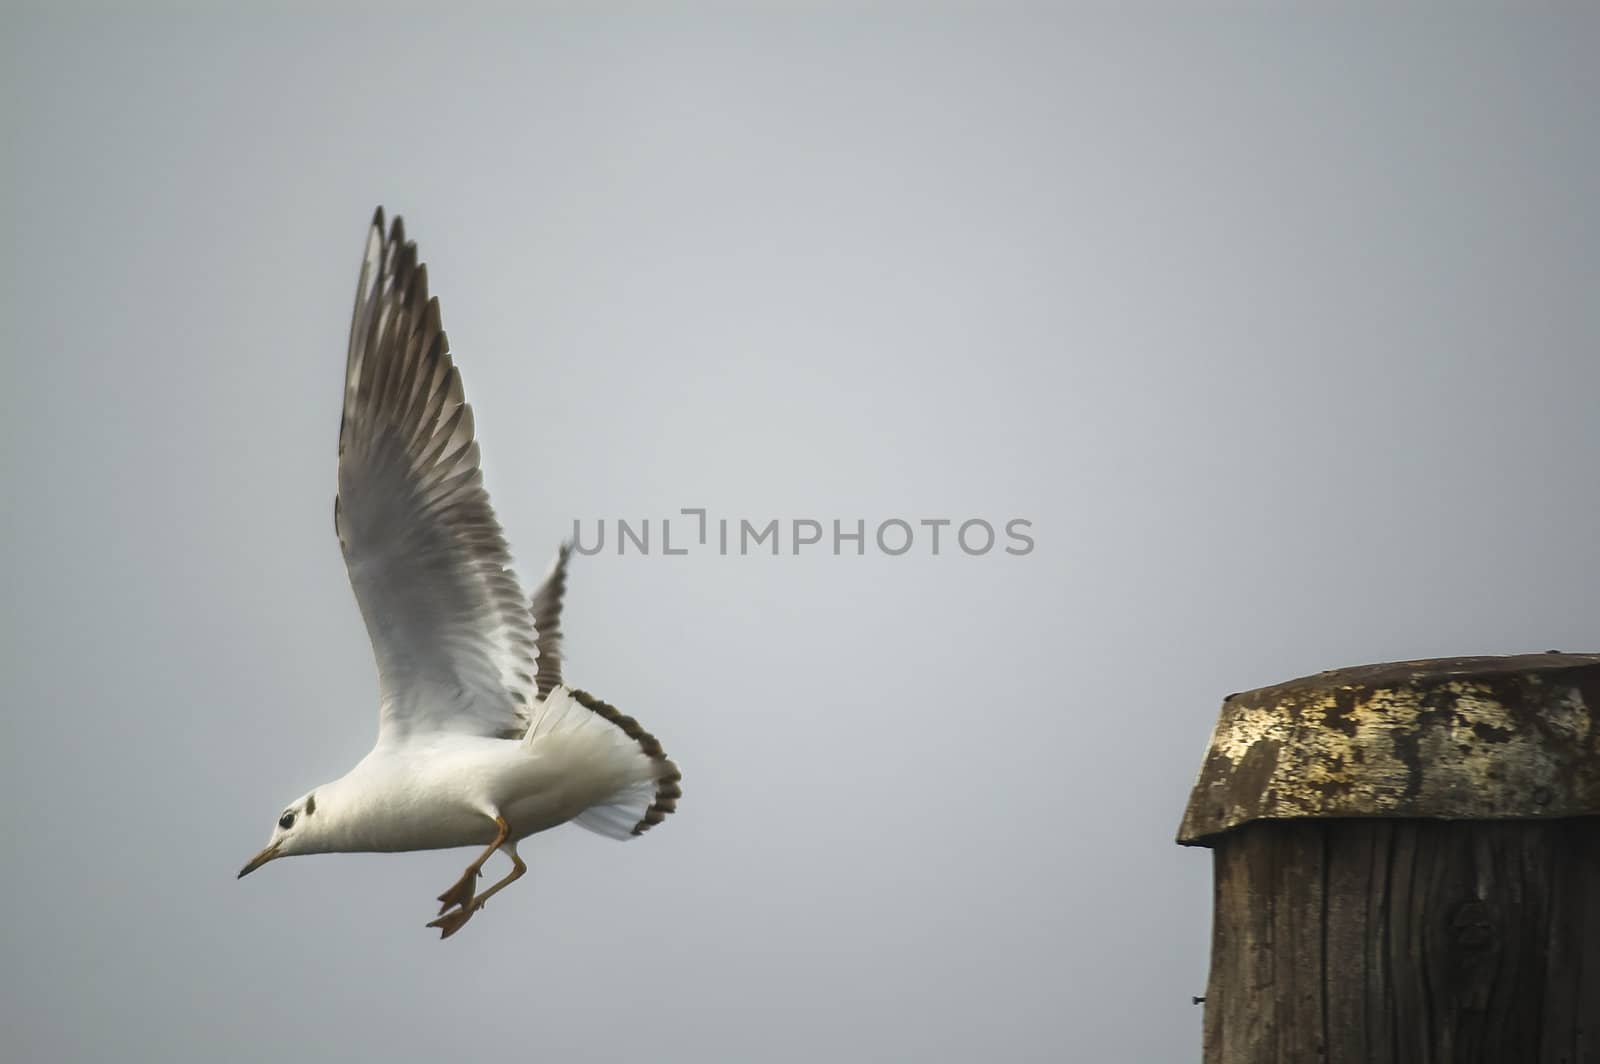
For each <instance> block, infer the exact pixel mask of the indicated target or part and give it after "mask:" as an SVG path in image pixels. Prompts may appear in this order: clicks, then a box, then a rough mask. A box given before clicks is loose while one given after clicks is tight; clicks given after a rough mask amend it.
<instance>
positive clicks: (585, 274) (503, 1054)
mask: <svg viewBox="0 0 1600 1064" xmlns="http://www.w3.org/2000/svg"><path fill="white" fill-rule="evenodd" d="M195 6H197V7H198V5H195ZM452 6H453V7H454V8H455V13H454V14H451V15H448V16H444V15H437V14H425V13H423V12H421V11H412V10H408V9H407V8H405V7H404V6H402V5H392V4H385V5H381V6H380V5H372V6H370V7H366V8H355V7H350V6H344V7H340V8H339V9H338V10H337V11H328V10H317V9H314V8H312V7H310V6H307V7H305V8H302V9H295V10H294V11H293V13H290V12H289V11H288V10H286V9H274V10H268V9H267V8H265V7H254V8H252V9H243V8H241V9H239V10H236V11H234V12H232V13H229V14H223V13H218V12H215V11H211V12H206V13H204V14H195V13H190V14H182V13H180V12H179V9H166V10H163V9H162V8H161V7H160V6H159V5H150V4H146V5H141V7H142V8H143V9H144V10H143V11H142V12H141V13H139V14H117V13H112V12H110V11H109V10H107V11H102V12H98V13H96V12H95V11H92V10H90V9H83V8H80V9H77V11H76V12H74V11H73V9H72V6H71V5H57V6H56V7H55V8H54V9H53V10H52V12H51V13H44V12H43V10H42V9H29V10H22V9H12V10H8V11H7V12H6V13H5V23H6V29H5V31H4V33H3V35H0V41H3V43H0V47H3V49H4V55H3V59H4V62H3V67H4V73H3V75H0V77H3V78H4V90H5V91H4V94H3V98H0V120H3V122H4V127H3V129H4V144H5V147H4V149H3V151H0V156H3V162H0V173H3V177H4V181H3V187H4V196H3V206H0V211H3V219H4V232H3V245H4V254H3V259H0V261H3V266H4V271H5V273H4V277H3V287H0V299H3V301H4V302H3V313H0V343H3V351H4V361H3V365H4V382H5V387H4V388H3V391H0V404H3V405H0V413H3V423H4V426H5V428H4V431H5V433H6V436H5V443H4V452H3V455H4V462H5V480H4V487H5V492H4V496H5V513H6V521H5V526H4V527H5V535H6V546H7V549H6V551H5V556H4V561H3V563H0V564H3V566H4V581H5V583H4V587H5V593H6V599H7V601H8V608H7V610H6V611H5V615H4V623H5V638H4V655H3V668H4V675H5V678H6V681H7V682H6V690H7V694H6V703H7V704H6V710H5V713H4V714H3V716H0V740H3V741H0V769H3V773H0V797H3V801H0V828H3V830H4V833H5V845H4V851H3V857H0V862H3V871H4V879H5V882H6V889H5V896H6V898H7V899H8V904H7V906H6V907H7V910H8V913H7V917H6V919H5V920H4V921H0V955H3V956H4V958H5V961H4V964H3V966H0V980H3V985H0V1026H3V1028H4V1031H5V1041H6V1043H7V1045H8V1047H9V1048H8V1053H10V1054H14V1059H17V1060H38V1061H45V1060H49V1061H55V1060H69V1061H70V1060H102V1059H118V1060H124V1061H197V1062H198V1061H217V1060H239V1061H257V1060H259V1061H276V1060H293V1061H296V1062H312V1061H344V1060H361V1059H366V1060H375V1059H388V1060H395V1061H438V1060H441V1059H471V1060H511V1059H541V1060H563V1061H611V1060H621V1059H624V1058H625V1057H631V1058H635V1059H651V1060H655V1061H663V1062H668V1061H673V1062H676V1061H683V1062H690V1061H693V1062H703V1061H742V1060H751V1061H757V1060H758V1061H812V1060H818V1059H824V1060H894V1059H904V1060H910V1059H916V1060H923V1061H951V1062H957V1061H960V1062H966V1061H972V1060H994V1061H1013V1060H1015V1061H1024V1060H1062V1059H1077V1060H1086V1061H1088V1060H1092V1061H1117V1062H1129V1064H1148V1062H1152V1061H1178V1060H1193V1059H1196V1058H1197V1057H1198V1055H1199V1049H1200V1041H1199V1031H1200V1018H1201V1017H1200V1009H1198V1008H1196V1007H1194V1006H1192V1005H1191V1004H1190V995H1192V994H1197V993H1202V992H1203V989H1204V985H1205V978H1206V960H1207V948H1208V936H1209V920H1210V861H1209V858H1208V855H1207V854H1206V853H1205V852H1204V851H1198V850H1187V849H1180V848H1179V847H1177V846H1175V845H1174V844H1173V841H1172V839H1173V835H1174V832H1175V830H1176V827H1177V824H1178V819H1179V816H1180V814H1181V812H1182V809H1183V805H1184V802H1185V799H1186V797H1187V794H1188V790H1189V787H1190V785H1191V783H1192V782H1193V779H1194V774H1195V772H1196V770H1197V769H1198V767H1199V765H1200V760H1201V755H1202V753H1203V751H1204V748H1205V744H1206V741H1207V738H1208V736H1209V734H1210V729H1211V726H1212V724H1213V722H1214V720H1215V714H1216V709H1217V706H1218V704H1219V702H1220V700H1221V698H1222V697H1223V696H1224V695H1226V694H1227V693H1229V692H1231V691H1235V690H1239V689H1242V688H1248V687H1254V686H1259V685H1262V684H1266V683H1270V682H1274V681H1278V680H1282V679H1287V678H1289V677H1292V676H1296V675H1301V674H1304V673H1308V672H1313V671H1316V670H1319V669H1323V668H1328V667H1333V666H1340V665H1349V664H1356V663H1362V662H1369V661H1379V660H1388V659H1396V658H1407V657H1423V656H1433V655H1446V654H1466V653H1499V652H1512V651H1528V650H1544V649H1547V648H1563V649H1580V648H1581V649H1588V650H1594V649H1597V648H1600V631H1597V629H1600V608H1597V607H1596V605H1595V603H1596V599H1597V590H1600V588H1597V577H1596V575H1595V574H1596V573H1597V572H1600V535H1597V526H1600V494H1597V492H1596V490H1595V466H1596V458H1597V452H1600V421H1597V418H1596V414H1595V409H1596V395H1597V392H1600V363H1597V361H1596V357H1595V353H1596V348H1597V344H1600V300H1596V298H1595V291H1596V289H1595V284H1596V278H1597V276H1600V209H1597V207H1596V200H1595V195H1594V190H1595V187H1596V185H1595V181H1596V166H1597V163H1600V123H1597V121H1596V114H1595V101H1596V99H1600V67H1597V66H1596V64H1595V62H1594V56H1595V54H1596V51H1597V48H1600V20H1597V17H1596V15H1595V14H1594V9H1593V8H1590V9H1589V11H1588V13H1580V12H1579V9H1578V8H1577V7H1573V8H1568V9H1561V8H1554V7H1546V8H1535V7H1533V6H1532V5H1515V7H1516V9H1517V10H1518V11H1520V12H1521V14H1520V15H1519V16H1516V17H1513V16H1512V15H1511V14H1509V12H1510V11H1511V5H1508V6H1507V7H1506V8H1504V9H1494V8H1487V7H1480V8H1470V9H1469V8H1467V7H1466V6H1465V5H1461V4H1456V3H1444V4H1439V5H1434V6H1431V7H1430V6H1422V5H1412V6H1409V7H1407V8H1406V10H1405V13H1403V14H1399V15H1388V14H1384V15H1382V16H1380V14H1379V12H1380V11H1381V10H1386V8H1385V7H1384V6H1380V5H1362V6H1354V7H1349V8H1346V9H1345V13H1343V14H1338V15H1332V14H1328V12H1329V11H1330V10H1331V5H1329V6H1326V7H1321V8H1319V9H1317V10H1319V11H1321V12H1322V13H1321V14H1313V13H1312V11H1311V9H1309V8H1306V9H1302V10H1301V11H1299V12H1297V13H1279V14H1276V15H1267V14H1262V13H1259V12H1256V13H1251V12H1250V11H1249V10H1248V9H1244V8H1239V7H1235V8H1230V9H1227V10H1226V11H1224V10H1220V9H1219V10H1213V11H1211V12H1209V13H1204V14H1202V13H1200V12H1199V11H1198V10H1196V9H1195V8H1193V7H1189V6H1188V5H1185V10H1187V11H1188V12H1189V13H1188V14H1182V15H1180V14H1175V13H1173V12H1171V11H1165V10H1163V9H1160V8H1156V7H1151V8H1148V9H1147V10H1146V11H1145V12H1144V13H1143V14H1141V15H1137V16H1135V15H1130V14H1119V15H1111V14H1108V13H1106V11H1105V10H1104V9H1101V10H1096V9H1091V8H1073V7H1069V6H1066V5H1055V6H1052V5H1032V6H1029V7H1026V8H1024V7H1011V8H1002V7H999V6H997V5H987V6H985V7H983V8H982V9H980V8H978V7H976V6H973V7H971V8H965V9H961V8H948V7H941V8H934V7H917V8H913V7H910V6H898V7H890V6H880V7H876V8H872V9H868V10H852V7H853V5H851V6H848V7H847V6H845V5H837V6H835V5H823V4H817V5H810V6H799V5H787V6H784V7H781V8H779V7H771V8H767V7H763V8H761V9H760V10H759V11H756V10H753V9H744V10H738V9H735V8H733V7H732V6H731V5H714V6H704V7H701V6H693V5H686V4H671V5H655V4H639V5H628V6H619V5H595V4H570V5H558V6H544V7H536V6H532V5H522V6H521V7H520V9H519V10H518V11H517V13H515V14H512V13H509V12H508V11H507V10H500V11H499V12H496V11H494V10H490V9H474V8H473V7H472V6H471V5H466V4H463V5H452ZM752 8H753V5H752ZM378 203H382V204H384V205H385V206H386V207H388V208H389V209H390V210H391V211H399V212H401V213H403V214H404V216H405V218H406V221H407V224H408V229H409V231H410V233H411V235H412V236H413V237H414V238H416V239H417V240H418V241H419V244H420V249H421V253H422V256H423V258H424V259H425V260H426V261H427V262H428V264H429V270H430V279H431V281H432V286H433V289H434V291H435V292H436V293H437V294H438V295H439V296H440V298H441V301H442V304H443V311H444V321H445V325H446V328H447V329H448V330H449V334H450V338H451V343H452V346H453V348H454V350H455V352H456V357H457V359H458V363H459V365H460V366H461V367H462V369H463V373H464V378H465V382H466V387H467V393H468V397H469V399H470V400H471V401H472V402H473V404H474V407H475V412H476V414H477V423H478V426H479V430H480V439H481V440H482V444H483V449H484V455H485V459H484V464H485V470H486V476H487V481H488V485H489V488H490V491H491V492H492V494H493V498H494V501H495V503H496V505H497V508H498V510H499V513H500V516H501V519H502V521H503V523H504V524H505V526H506V528H507V531H508V534H509V536H510V538H511V541H512V543H513V546H514V548H515V549H516V551H517V554H518V557H519V559H520V560H521V566H522V570H523V573H524V578H525V581H526V582H527V583H528V584H529V585H530V586H531V584H532V583H533V580H534V578H535V577H536V576H537V574H538V572H539V571H541V570H542V569H543V567H544V565H545V564H546V561H547V560H548V558H549V556H550V554H551V552H553V550H554V548H555V545H556V543H557V542H558V540H559V539H560V538H561V537H562V536H563V535H566V534H568V533H569V532H570V530H571V527H572V522H573V520H574V518H581V519H583V520H584V521H585V522H586V523H587V527H590V528H592V527H593V522H594V521H596V520H598V519H600V518H605V519H607V520H608V522H609V521H612V520H614V519H616V518H618V517H627V518H631V519H634V520H635V521H637V520H638V519H640V518H645V517H649V518H653V519H656V520H659V519H661V518H663V517H667V516H669V515H673V514H676V513H677V511H678V510H679V508H681V507H696V506H703V507H706V508H708V509H709V511H710V514H711V516H712V517H713V519H715V518H717V517H726V518H729V519H732V520H734V521H737V520H739V519H749V520H751V521H753V522H760V523H764V522H765V521H767V520H768V519H771V518H774V517H775V518H779V519H781V520H783V521H785V522H787V521H790V520H793V519H796V518H810V519H815V520H819V521H823V522H831V521H832V520H833V519H835V518H837V519H841V520H843V521H845V522H846V523H847V524H850V525H853V523H854V522H855V521H856V520H858V519H861V520H865V521H866V522H867V523H868V527H869V529H870V528H871V527H873V526H874V525H875V524H876V523H877V522H879V521H882V520H885V519H888V518H896V517H897V518H900V519H902V520H906V521H909V522H913V523H915V522H917V521H919V520H921V519H924V518H928V519H934V518H951V519H954V520H957V521H960V520H964V519H967V518H984V519H987V520H989V521H991V522H994V523H995V524H997V525H998V524H1003V523H1004V522H1005V521H1007V520H1009V519H1012V518H1024V519H1028V520H1030V521H1032V522H1033V532H1034V537H1035V541H1036V547H1035V549H1034V551H1033V552H1032V553H1031V554H1029V555H1027V556H1025V557H1011V556H1007V555H1005V554H1003V553H1000V552H999V550H998V549H997V550H996V551H995V552H993V553H991V554H989V555H986V556H983V557H967V556H964V555H963V554H961V552H960V551H959V550H951V549H950V548H949V543H948V540H946V542H945V544H944V547H943V549H942V551H941V553H940V555H939V556H938V557H934V556H932V555H931V554H930V553H929V551H928V550H927V548H926V545H925V542H924V541H922V540H919V542H918V544H917V545H916V546H915V547H914V549H913V550H912V551H911V552H909V553H908V554H906V555H905V556H903V557H887V556H885V555H883V554H882V553H880V552H879V551H877V549H876V548H875V547H871V546H870V545H869V550H868V553H867V555H866V556H865V557H853V556H845V557H834V556H833V555H832V554H831V553H829V552H828V551H826V550H822V549H817V548H813V549H812V550H811V551H809V552H806V553H803V554H801V555H800V556H798V557H796V556H793V555H791V554H788V553H785V554H784V555H783V556H780V557H777V558H774V557H770V556H749V557H740V556H728V557H723V556H719V555H718V554H717V553H715V551H712V550H706V549H700V550H696V551H693V552H691V553H690V554H689V555H687V556H683V557H670V558H669V557H662V556H660V554H659V550H657V551H655V552H653V553H652V554H651V555H650V556H647V557H638V556H629V557H621V558H619V557H617V556H616V555H615V554H614V553H610V552H608V553H607V554H603V555H600V556H596V557H593V558H580V559H577V560H576V561H575V563H574V566H573V572H572V581H571V593H570V595H569V599H568V614H567V618H568V625H567V631H568V649H569V657H570V662H571V664H570V667H569V669H568V676H569V678H571V679H572V680H574V681H575V682H577V683H579V684H580V685H582V686H584V687H587V688H589V689H590V690H592V691H594V692H595V693H597V694H599V695H600V696H602V697H604V698H606V699H607V700H609V701H612V702H614V703H616V704H617V705H619V706H621V707H623V708H624V709H625V710H626V711H628V712H630V713H633V714H635V715H636V716H638V718H639V719H640V720H641V721H643V722H644V723H645V724H646V726H647V727H649V728H650V729H651V730H652V731H654V732H655V734H656V735H658V736H659V737H660V738H661V739H662V741H663V742H664V744H665V746H666V748H667V750H668V752H669V753H671V754H672V755H673V756H674V757H675V758H676V759H677V761H678V762H679V764H680V765H681V766H682V767H683V770H684V792H685V795H684V799H683V801H682V803H681V805H680V812H679V814H678V815H677V816H676V817H674V818H673V819H672V820H671V821H669V822H668V823H667V824H666V825H665V826H664V827H662V828H660V829H658V830H657V831H655V832H652V833H651V834H650V835H649V836H648V837H646V838H644V839H641V840H639V841H637V842H632V843H629V844H627V845H618V844H617V843H614V842H611V841H609V840H605V839H602V838H599V837H598V836H592V835H589V834H587V833H584V832H582V831H579V830H577V829H573V828H570V827H569V828H562V829H559V830H557V831H555V832H552V833H550V834H548V835H544V836H539V837H537V838H535V839H532V840H530V841H529V843H528V844H527V845H525V846H524V847H523V852H524V854H525V855H526V856H527V857H528V859H529V861H530V864H531V874H530V876H529V877H528V878H527V879H526V880H524V881H523V882H522V883H520V884H518V885H517V886H516V888H514V889H513V890H511V891H508V892H507V893H505V894H503V895H502V896H501V897H500V898H499V899H497V900H496V902H495V903H494V904H493V905H491V906H490V907H489V908H488V909H487V910H486V911H485V912H484V913H483V914H482V915H481V916H480V917H479V918H478V919H476V920H474V921H473V922H472V923H471V924H470V925H469V926H468V927H467V928H466V929H465V930H464V931H463V932H462V933H461V934H460V935H458V936H456V937H455V938H452V939H451V940H450V941H449V942H446V943H440V942H439V941H437V939H436V937H435V933H434V932H432V931H429V930H426V929H424V927H423V924H424V923H425V922H426V921H427V920H428V919H430V918H431V917H432V915H433V909H434V903H433V901H432V899H433V896H434V895H435V894H437V893H438V892H439V891H440V890H441V889H443V888H444V887H445V886H447V885H448V884H449V883H450V882H451V881H452V880H453V879H454V878H455V877H456V875H457V874H458V873H459V871H460V868H461V866H462V865H463V864H464V863H465V861H466V860H467V859H468V858H469V857H470V854H469V853H468V852H467V851H465V850H463V851H452V852H445V853H425V854H411V855H402V856H338V857H317V858H307V859H300V860H294V861H284V862H279V863H276V864H273V865H271V866H269V867H268V868H266V869H264V870H263V871H262V872H260V873H258V874H257V875H255V876H252V877H251V878H249V879H247V880H244V881H243V882H235V880H234V873H235V872H236V870H237V869H238V867H239V865H240V864H241V863H242V862H243V860H244V859H245V858H246V857H248V856H249V855H250V854H252V853H254V852H255V850H256V849H258V848H259V847H260V846H261V844H262V843H263V842H264V841H265V839H266V837H267V834H268V832H269V830H270V828H271V826H272V821H273V819H274V818H275V816H276V815H277V813H278V811H279V809H280V808H281V806H282V804H283V803H284V802H286V801H287V800H289V799H291V798H293V797H295V796H296V795H299V794H301V793H303V792H304V791H305V790H307V789H308V788H310V787H311V786H313V785H315V784H318V783H320V782H323V781H325V780H328V779H331V778H334V777H336V776H338V775H340V774H341V773H342V772H344V771H345V770H346V768H348V767H349V765H350V764H351V763H353V762H354V761H355V760H356V759H357V758H359V757H360V756H361V755H362V754H363V753H364V752H365V751H366V749H367V748H368V746H369V745H370V742H371V739H372V735H373V731H374V728H375V723H376V710H375V684H374V670H373V666H372V661H371V656H370V652H369V649H368V646H367V642H366V636H365V632H364V630H363V628H362V625H361V622H360V619H359V616H358V614H357V611H356V608H355V605H354V601H353V599H352V598H351V595H350V592H349V586H348V583H347V582H346V578H345V573H344V569H343V565H342V562H341V559H340V556H339V552H338V548H337V545H336V543H335V540H334V536H333V527H332V510H333V507H332V496H333V487H334V484H333V474H334V458H335V442H336V439H335V438H336V431H337V426H338V417H339V403H340V386H341V378H342V373H343V367H344V357H345V355H344V344H345V336H346V330H347V327H348V316H349V312H350V306H351V301H352V296H353V293H354V287H355V282H356V272H357V267H358V265H359V256H360V252H361V245H362V238H363V231H364V227H365V225H366V222H367V219H368V216H369V215H370V213H371V211H372V208H373V207H374V206H375V205H377V204H378ZM680 520H681V519H680ZM690 527H692V526H684V529H679V528H676V527H675V529H674V539H675V542H676V541H679V533H680V531H682V530H685V529H687V528H690ZM653 545H654V546H656V547H659V542H657V543H655V544H653ZM785 549H786V550H787V544H786V547H785Z"/></svg>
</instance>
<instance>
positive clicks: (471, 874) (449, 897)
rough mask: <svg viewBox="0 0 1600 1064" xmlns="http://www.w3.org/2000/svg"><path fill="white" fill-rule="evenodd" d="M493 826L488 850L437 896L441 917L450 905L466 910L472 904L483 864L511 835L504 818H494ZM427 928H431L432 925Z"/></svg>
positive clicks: (508, 825) (509, 827)
mask: <svg viewBox="0 0 1600 1064" xmlns="http://www.w3.org/2000/svg"><path fill="white" fill-rule="evenodd" d="M494 826H495V835H494V841H493V842H491V843H490V844H489V847H488V849H486V850H484V851H483V852H482V853H480V854H479V855H478V859H477V860H476V861H473V862H472V863H471V864H469V865H467V870H466V871H465V872H463V873H461V878H460V879H458V880H456V881H455V883H454V884H452V885H451V887H450V889H449V890H446V891H445V892H444V893H443V894H441V895H439V902H440V904H439V915H441V916H443V915H444V913H445V911H446V910H448V909H449V908H450V907H451V906H452V905H459V906H460V907H461V908H462V909H466V908H468V907H469V906H470V905H471V904H472V895H473V892H474V891H476V890H477V888H478V876H480V875H482V874H483V873H482V868H483V862H485V861H487V860H488V859H489V858H490V857H491V856H493V855H494V851H496V850H498V849H499V848H500V847H501V846H503V845H504V844H505V841H506V839H507V838H509V837H510V835H511V825H510V824H507V823H506V821H505V817H501V816H497V817H495V818H494ZM428 926H429V927H432V926H433V924H429V925H428Z"/></svg>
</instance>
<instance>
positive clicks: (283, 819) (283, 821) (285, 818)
mask: <svg viewBox="0 0 1600 1064" xmlns="http://www.w3.org/2000/svg"><path fill="white" fill-rule="evenodd" d="M278 826H279V827H280V828H282V829H283V830H285V831H288V830H289V829H290V828H292V827H294V810H293V809H291V810H289V811H288V812H287V813H285V814H283V815H282V816H280V817H279V818H278Z"/></svg>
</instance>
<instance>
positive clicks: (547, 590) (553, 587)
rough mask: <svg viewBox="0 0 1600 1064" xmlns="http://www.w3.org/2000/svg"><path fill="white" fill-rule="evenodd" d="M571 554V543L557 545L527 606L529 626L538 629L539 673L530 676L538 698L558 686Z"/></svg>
mask: <svg viewBox="0 0 1600 1064" xmlns="http://www.w3.org/2000/svg"><path fill="white" fill-rule="evenodd" d="M571 556H572V544H570V543H563V544H561V550H560V552H559V553H557V554H556V560H555V564H554V565H552V566H550V571H549V572H548V573H546V574H545V578H544V583H542V584H540V585H539V590H537V591H535V592H534V593H533V603H532V605H531V606H530V612H531V613H532V614H533V626H534V627H535V628H536V629H538V631H539V672H538V673H537V674H536V675H535V676H534V679H535V680H536V681H538V684H539V697H540V698H541V699H542V698H544V697H545V696H546V695H548V694H549V693H550V692H551V691H554V690H555V689H556V688H557V687H560V686H561V634H562V633H561V600H562V599H563V598H565V597H566V594H567V559H568V558H570V557H571Z"/></svg>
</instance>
